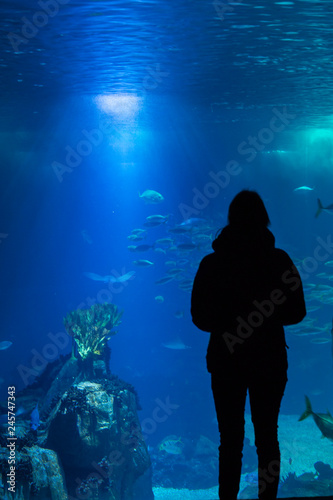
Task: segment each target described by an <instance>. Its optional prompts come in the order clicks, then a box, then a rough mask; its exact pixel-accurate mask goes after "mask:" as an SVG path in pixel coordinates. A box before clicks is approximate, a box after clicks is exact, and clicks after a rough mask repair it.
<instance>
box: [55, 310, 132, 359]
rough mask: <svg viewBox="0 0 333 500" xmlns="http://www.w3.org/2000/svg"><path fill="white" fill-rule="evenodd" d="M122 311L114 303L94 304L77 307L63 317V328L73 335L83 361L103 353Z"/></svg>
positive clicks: (113, 333)
mask: <svg viewBox="0 0 333 500" xmlns="http://www.w3.org/2000/svg"><path fill="white" fill-rule="evenodd" d="M121 316H122V311H118V308H117V306H115V305H114V304H94V305H93V306H91V307H90V309H77V310H75V311H72V312H70V313H68V314H67V316H66V317H65V318H64V324H65V328H66V330H67V332H68V334H69V335H71V336H72V337H74V340H75V342H76V344H77V348H78V353H79V355H80V357H81V359H82V360H83V361H84V360H86V359H87V358H91V357H95V358H96V357H99V356H100V355H101V354H103V352H104V349H105V346H106V342H107V341H108V340H109V338H110V337H111V336H112V335H115V334H116V333H117V332H115V331H111V330H112V329H113V328H114V327H116V326H118V325H119V323H120V318H121Z"/></svg>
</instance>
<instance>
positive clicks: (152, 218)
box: [146, 215, 169, 224]
mask: <svg viewBox="0 0 333 500" xmlns="http://www.w3.org/2000/svg"><path fill="white" fill-rule="evenodd" d="M168 219H169V215H148V217H146V221H147V222H158V223H159V224H163V223H164V222H166V221H167V220H168Z"/></svg>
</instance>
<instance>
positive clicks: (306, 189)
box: [294, 186, 314, 191]
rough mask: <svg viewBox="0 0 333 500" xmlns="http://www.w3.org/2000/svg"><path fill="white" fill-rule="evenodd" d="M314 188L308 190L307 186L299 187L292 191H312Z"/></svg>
mask: <svg viewBox="0 0 333 500" xmlns="http://www.w3.org/2000/svg"><path fill="white" fill-rule="evenodd" d="M313 190H314V188H310V187H309V186H300V187H297V188H295V189H294V191H313Z"/></svg>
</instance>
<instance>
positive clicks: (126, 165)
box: [0, 0, 333, 466]
mask: <svg viewBox="0 0 333 500" xmlns="http://www.w3.org/2000/svg"><path fill="white" fill-rule="evenodd" d="M52 5H53V7H52V6H51V7H49V8H50V9H51V10H50V11H46V12H48V13H45V9H44V10H42V7H41V4H38V3H37V2H33V1H27V0H25V1H21V2H16V1H11V2H9V1H7V2H5V1H3V2H2V5H1V11H2V14H1V17H2V30H1V31H2V36H1V40H0V50H1V55H0V67H1V80H0V90H1V94H0V100H1V109H2V112H1V116H0V144H1V148H0V168H1V200H0V203H1V211H0V214H1V223H0V266H1V289H0V294H1V295H0V300H1V305H2V307H1V313H0V314H1V316H0V321H1V339H0V340H7V341H10V342H12V345H11V347H10V348H8V349H7V350H4V351H0V360H1V363H0V377H1V380H2V384H1V387H0V391H1V392H0V395H1V399H5V398H6V394H7V386H8V385H15V386H16V387H17V390H20V389H23V388H24V387H25V386H26V385H27V384H28V383H31V382H33V380H34V375H36V373H37V372H38V369H36V367H37V365H36V363H37V364H38V362H37V361H36V360H37V358H39V359H41V358H42V359H43V360H44V361H39V363H41V364H40V365H39V367H40V368H42V366H41V365H43V363H44V362H45V359H46V360H49V361H54V360H55V359H56V358H57V357H58V356H59V355H62V354H67V353H69V352H70V350H71V343H70V342H69V341H68V343H66V342H65V343H64V344H65V345H64V346H63V347H57V346H55V344H54V341H53V340H52V339H54V337H52V335H53V336H54V335H56V334H58V333H59V332H64V331H65V330H64V326H63V317H64V316H66V315H67V314H68V312H70V311H72V310H74V309H76V308H78V307H89V306H90V305H92V303H94V302H100V303H102V302H104V301H109V302H112V303H115V304H116V305H117V306H118V307H119V308H120V309H123V311H124V314H123V319H122V323H121V325H120V326H119V328H118V333H117V335H116V336H114V337H112V338H111V340H110V342H109V345H110V347H111V349H112V354H111V371H112V372H113V373H115V374H117V375H118V376H119V377H120V378H123V379H124V380H126V381H128V382H130V383H131V384H133V385H134V386H135V388H136V389H137V391H138V394H139V397H140V402H141V406H142V411H141V412H140V419H141V422H143V425H147V426H149V425H152V426H153V427H152V429H153V430H151V431H150V430H149V432H147V433H148V437H147V444H149V446H151V447H152V449H154V448H155V449H156V447H157V445H158V443H160V442H161V440H162V439H164V438H165V437H166V436H168V435H176V436H182V437H183V438H184V439H185V438H188V439H190V438H192V437H193V436H198V435H200V434H203V435H205V436H207V437H209V438H210V439H212V440H213V441H214V440H215V441H217V439H218V436H217V429H216V423H215V421H214V415H215V414H214V408H213V402H212V397H211V394H210V380H209V377H208V374H207V373H206V367H205V351H206V345H207V341H208V337H207V335H206V334H205V333H203V332H200V331H199V330H197V329H196V328H195V327H194V326H193V325H192V323H191V318H190V314H189V303H190V293H189V291H184V290H182V289H181V288H180V287H179V283H180V281H181V280H176V279H174V280H172V281H170V282H169V283H166V284H163V285H156V284H155V282H156V281H157V280H159V279H160V278H162V277H163V276H165V275H166V271H167V269H168V265H166V262H167V261H174V262H175V264H174V265H170V266H169V268H170V267H171V268H172V267H177V268H178V267H179V268H182V269H183V271H182V272H181V277H182V280H191V279H193V277H194V275H195V272H196V269H197V266H198V263H199V262H200V259H201V258H202V257H203V256H204V255H205V254H207V253H208V252H210V241H209V238H210V239H213V238H214V237H215V234H216V231H217V230H218V229H219V228H221V227H223V226H224V225H225V224H226V222H227V209H228V206H229V203H230V201H231V200H232V198H233V196H234V195H235V194H236V193H237V192H238V191H239V190H241V189H243V188H251V189H255V190H257V191H258V192H259V194H260V195H261V196H262V198H263V200H264V202H265V204H266V207H267V210H268V213H269V215H270V219H271V223H272V225H271V229H272V232H273V233H274V235H275V237H276V245H277V246H278V247H281V248H284V249H285V250H286V251H287V252H288V253H289V254H290V255H291V257H292V258H293V260H294V262H295V263H296V264H297V265H298V267H299V269H300V271H301V275H302V278H303V283H304V286H305V287H306V290H307V291H306V299H307V305H308V306H317V308H314V309H315V310H313V311H312V312H309V313H308V316H307V318H310V319H311V318H312V319H313V321H314V322H313V326H315V327H319V328H321V329H322V330H321V331H319V330H317V331H316V332H315V333H314V332H312V333H311V332H310V334H309V335H302V332H303V334H304V332H305V329H303V330H302V328H301V329H300V330H299V331H293V330H292V329H290V331H288V332H287V343H288V345H289V347H290V349H289V365H290V367H289V383H288V386H287V391H286V394H285V397H284V400H283V404H282V409H281V412H282V413H283V414H285V415H300V414H301V413H302V412H303V411H304V394H307V395H308V396H309V397H310V399H311V401H312V403H313V407H314V409H315V410H316V411H318V412H325V411H326V409H327V408H328V409H329V410H330V411H331V412H332V411H333V390H332V377H333V373H332V363H333V359H332V341H331V327H332V303H333V284H332V282H331V281H330V280H329V278H330V277H332V276H333V271H332V267H330V266H329V265H325V264H327V262H329V261H331V260H333V257H332V255H333V249H330V247H329V242H330V240H331V239H332V214H330V213H327V212H322V213H321V214H320V215H319V216H318V217H317V218H316V217H315V214H316V211H317V198H320V200H321V201H322V203H323V205H324V206H325V207H326V206H327V205H330V204H332V203H333V177H332V168H333V164H332V161H333V149H332V144H333V129H332V115H331V109H332V92H331V89H332V70H331V58H332V43H333V42H332V37H331V26H332V22H333V7H332V5H331V2H329V1H317V2H315V1H297V0H295V1H290V2H279V1H277V2H272V1H265V2H262V3H258V2H248V3H245V2H239V3H228V2H226V3H225V4H222V2H215V3H213V2H202V1H199V0H194V1H189V0H187V1H186V0H181V1H179V2H170V1H161V0H159V1H153V0H151V1H148V0H147V1H143V0H142V1H140V0H137V1H134V0H133V1H128V2H124V1H108V2H107V1H99V2H81V1H78V0H72V1H68V2H67V3H66V2H64V1H63V2H62V3H60V2H56V0H54V3H52ZM223 5H224V7H223ZM52 9H54V10H52ZM41 12H42V14H41ZM43 12H44V13H43ZM98 96H108V97H109V100H107V99H106V100H105V101H103V100H102V103H103V102H104V107H103V106H102V104H101V100H99V99H98V98H97V97H98ZM110 96H111V97H110ZM214 174H215V176H216V175H217V176H218V179H220V183H217V182H216V177H214ZM301 186H307V187H310V188H311V190H298V191H295V189H296V188H298V187H301ZM147 189H150V190H155V191H157V192H159V193H161V194H162V195H163V197H164V201H163V202H161V203H159V204H156V205H153V204H145V203H144V200H143V199H141V198H140V196H139V193H140V194H142V193H143V192H144V191H145V190H147ZM156 214H162V215H165V216H169V218H168V220H167V222H165V223H163V224H161V225H160V226H158V227H151V228H145V226H144V225H143V224H144V223H145V221H146V217H148V216H150V215H156ZM188 217H196V218H201V219H204V221H205V226H204V229H203V230H202V231H200V228H198V227H196V229H197V230H198V232H199V234H201V235H202V234H203V235H205V237H207V242H206V243H205V242H200V244H198V243H197V241H195V238H194V239H193V238H192V233H190V234H185V235H183V234H180V235H178V234H177V235H175V234H172V233H170V232H169V230H170V229H172V228H174V227H177V226H178V225H179V224H181V223H182V222H184V220H186V218H188ZM135 228H144V229H147V233H146V237H145V239H144V240H143V241H140V242H138V244H149V245H154V248H151V249H149V250H147V251H145V252H142V253H132V252H130V251H129V250H128V248H127V247H128V245H131V244H136V242H133V241H130V240H129V239H128V236H129V235H130V234H131V231H132V230H133V229H135ZM166 237H172V238H173V239H174V243H175V244H176V245H179V244H184V243H191V242H193V241H195V243H196V248H195V249H193V250H189V251H179V250H177V249H170V247H168V246H163V245H160V244H158V243H156V240H157V239H159V238H166ZM318 238H319V240H318ZM322 242H326V245H327V244H328V248H329V251H328V252H327V251H326V253H325V251H324V250H321V253H320V255H321V258H318V255H319V254H318V253H317V251H316V249H317V248H318V245H319V246H321V248H325V244H324V245H323V243H322ZM158 248H162V249H163V251H161V250H157V249H158ZM156 250H157V251H156ZM324 254H325V255H326V256H325V257H322V256H323V255H324ZM137 259H148V260H149V261H151V262H153V263H154V265H152V266H150V267H137V266H136V265H135V264H133V261H134V260H137ZM179 261H180V262H181V263H180V262H179ZM129 271H135V272H136V274H135V276H134V278H133V279H131V280H129V281H127V282H126V283H117V284H115V285H114V286H113V287H111V288H110V287H108V285H107V284H104V283H102V282H98V281H93V280H91V279H89V278H87V277H86V276H85V275H84V274H83V273H84V272H93V273H97V274H99V275H110V274H114V273H116V275H121V274H125V273H127V272H129ZM319 273H326V276H324V277H322V276H318V274H319ZM318 285H319V287H318ZM320 285H326V286H331V285H332V287H331V288H326V289H325V292H323V293H321V291H322V289H321V288H320ZM313 290H315V291H316V293H315V294H314V293H313ZM160 295H161V296H163V298H164V302H163V303H158V302H157V301H156V300H155V297H156V296H160ZM175 313H176V316H178V317H176V316H175ZM179 316H180V317H179ZM307 321H308V319H307ZM304 328H305V327H304ZM308 329H309V328H308ZM318 332H319V333H318ZM50 333H51V336H50V335H49V334H50ZM318 338H320V339H322V342H321V343H316V339H318ZM174 341H177V342H178V343H179V341H181V342H182V344H183V345H185V346H188V347H190V348H187V349H170V348H168V347H165V345H168V344H169V343H170V342H174ZM163 344H165V345H163ZM50 345H51V347H50ZM178 347H179V346H178ZM36 356H37V357H36ZM45 363H46V362H45ZM22 367H23V368H22ZM37 368H38V367H37ZM23 373H24V375H23ZM167 398H169V399H170V401H171V402H172V404H174V405H175V406H177V409H175V410H173V411H172V414H170V416H169V418H168V419H167V420H166V421H165V422H163V423H158V424H156V422H155V423H154V422H153V423H152V421H153V420H154V419H153V417H152V415H153V412H154V409H155V408H156V405H157V402H156V401H157V400H159V401H166V399H167ZM155 424H156V425H155ZM154 425H155V426H154ZM300 425H301V424H300ZM313 428H314V430H317V429H316V427H315V424H314V423H313ZM148 429H150V428H148V427H147V428H146V431H148ZM319 447H320V441H319V440H318V448H319ZM331 466H333V463H331Z"/></svg>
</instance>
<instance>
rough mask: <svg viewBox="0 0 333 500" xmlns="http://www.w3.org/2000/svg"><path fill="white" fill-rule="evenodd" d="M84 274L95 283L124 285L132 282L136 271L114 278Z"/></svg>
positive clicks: (111, 276)
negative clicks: (129, 281)
mask: <svg viewBox="0 0 333 500" xmlns="http://www.w3.org/2000/svg"><path fill="white" fill-rule="evenodd" d="M83 274H84V276H86V277H87V278H90V279H91V280H94V281H103V282H104V283H110V282H111V283H124V282H125V281H128V280H130V279H131V278H132V277H133V276H134V275H135V271H129V272H128V273H126V274H122V275H120V276H113V275H112V274H111V275H106V276H100V275H99V274H96V273H89V272H84V273H83Z"/></svg>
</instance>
